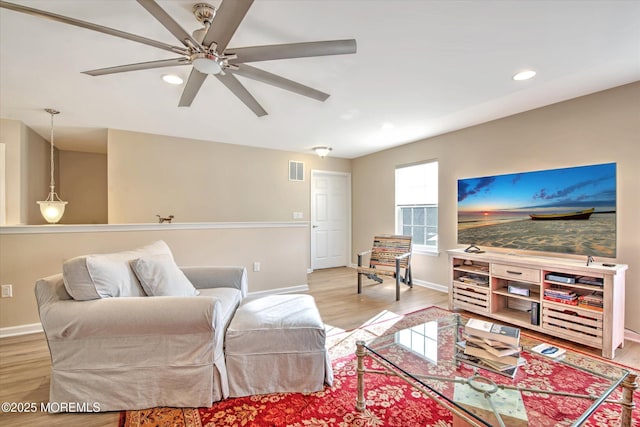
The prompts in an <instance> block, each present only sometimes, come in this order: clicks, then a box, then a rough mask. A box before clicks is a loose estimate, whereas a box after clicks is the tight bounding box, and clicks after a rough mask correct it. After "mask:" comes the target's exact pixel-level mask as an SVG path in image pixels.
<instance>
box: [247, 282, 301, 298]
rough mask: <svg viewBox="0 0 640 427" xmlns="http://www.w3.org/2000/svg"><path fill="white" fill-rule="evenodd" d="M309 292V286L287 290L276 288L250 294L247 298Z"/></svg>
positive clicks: (293, 287) (288, 288) (299, 286)
mask: <svg viewBox="0 0 640 427" xmlns="http://www.w3.org/2000/svg"><path fill="white" fill-rule="evenodd" d="M308 290H309V285H308V284H306V283H305V284H304V285H298V286H289V287H287V288H276V289H268V290H266V291H255V292H249V294H248V295H247V296H249V297H252V298H255V297H260V296H266V295H275V294H295V293H298V292H307V291H308Z"/></svg>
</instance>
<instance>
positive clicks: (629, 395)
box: [356, 341, 638, 427]
mask: <svg viewBox="0 0 640 427" xmlns="http://www.w3.org/2000/svg"><path fill="white" fill-rule="evenodd" d="M367 354H368V352H367V349H366V348H365V342H364V341H357V342H356V357H357V364H358V365H357V372H358V388H357V397H356V410H358V411H364V410H365V408H366V401H365V399H364V374H365V373H369V374H382V375H391V376H396V377H399V378H401V379H403V380H404V381H406V382H407V383H409V384H410V385H411V386H413V387H416V384H415V383H416V381H415V379H414V378H412V377H410V376H408V375H405V374H404V372H402V371H400V370H392V369H390V368H389V367H387V366H386V364H384V361H383V360H379V361H380V362H382V364H383V366H385V369H384V370H374V369H366V368H365V367H364V358H365V356H366V355H367ZM420 377H425V378H430V379H440V380H443V381H452V379H450V378H439V377H426V376H420ZM636 380H637V375H636V374H635V373H629V375H627V377H626V378H625V379H624V381H623V382H622V383H621V384H620V385H621V387H622V399H621V400H620V401H617V402H612V401H607V402H609V403H617V404H619V405H621V406H622V415H621V421H620V425H621V427H631V422H632V420H633V417H632V413H633V409H634V408H635V403H634V401H633V393H634V392H635V390H636V389H637V388H638V384H637V382H636ZM464 381H465V382H466V383H467V384H469V385H470V386H471V387H472V388H474V389H476V390H478V391H481V392H483V393H485V394H486V395H490V394H491V393H492V392H495V391H496V390H497V389H498V387H497V386H496V384H495V383H493V381H491V380H489V379H487V378H484V377H482V376H480V375H477V374H476V375H474V376H473V377H471V378H468V379H467V380H464ZM502 387H504V386H502ZM416 388H417V389H419V390H421V391H422V392H425V391H424V390H423V389H422V388H420V387H416ZM509 388H513V389H522V390H526V391H530V392H540V393H547V394H562V395H567V394H566V393H560V392H557V393H554V392H550V391H549V390H535V389H524V388H520V387H509ZM494 389H495V390H494ZM425 394H426V395H427V396H428V397H430V398H431V399H433V400H434V401H435V402H436V403H438V404H439V405H441V406H443V407H445V408H446V409H448V410H450V411H451V413H452V414H453V427H482V425H481V424H477V423H476V422H475V421H474V420H473V419H471V418H470V417H469V416H468V415H466V414H464V413H462V412H461V411H460V410H459V409H457V408H454V407H453V406H452V405H450V404H449V403H448V402H446V401H444V400H443V399H437V398H435V397H434V396H432V394H431V393H426V392H425ZM574 396H575V397H581V398H587V399H595V397H594V396H588V395H574ZM489 402H490V403H491V399H489ZM491 406H492V407H493V404H492V403H491ZM493 410H494V413H495V414H496V415H497V420H498V422H499V423H500V425H501V426H504V423H503V421H502V419H501V418H500V415H499V414H498V413H497V411H496V410H495V407H493Z"/></svg>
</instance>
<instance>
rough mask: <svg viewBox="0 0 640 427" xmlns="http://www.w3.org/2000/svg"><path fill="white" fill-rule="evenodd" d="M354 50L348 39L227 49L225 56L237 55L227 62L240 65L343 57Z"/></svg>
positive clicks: (351, 41) (351, 42)
mask: <svg viewBox="0 0 640 427" xmlns="http://www.w3.org/2000/svg"><path fill="white" fill-rule="evenodd" d="M356 49H357V46H356V41H355V40H354V39H349V40H329V41H322V42H303V43H288V44H273V45H267V46H250V47H239V48H236V49H228V51H227V52H225V54H226V55H230V54H234V55H237V56H238V58H237V59H232V60H230V61H229V62H232V63H234V64H241V63H244V62H257V61H270V60H273V59H287V58H304V57H309V56H326V55H345V54H349V53H356Z"/></svg>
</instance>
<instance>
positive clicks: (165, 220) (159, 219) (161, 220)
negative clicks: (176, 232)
mask: <svg viewBox="0 0 640 427" xmlns="http://www.w3.org/2000/svg"><path fill="white" fill-rule="evenodd" d="M156 216H157V217H158V222H159V223H160V224H162V223H164V222H168V223H169V224H171V220H173V215H169V216H166V217H162V216H160V215H156Z"/></svg>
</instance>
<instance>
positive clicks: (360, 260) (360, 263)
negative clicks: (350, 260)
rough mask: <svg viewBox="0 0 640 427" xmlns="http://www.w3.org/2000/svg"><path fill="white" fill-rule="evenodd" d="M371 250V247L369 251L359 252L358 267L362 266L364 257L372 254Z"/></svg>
mask: <svg viewBox="0 0 640 427" xmlns="http://www.w3.org/2000/svg"><path fill="white" fill-rule="evenodd" d="M371 252H372V251H371V249H369V250H368V251H364V252H360V253H358V267H362V257H363V256H365V255H367V254H370V253H371Z"/></svg>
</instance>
